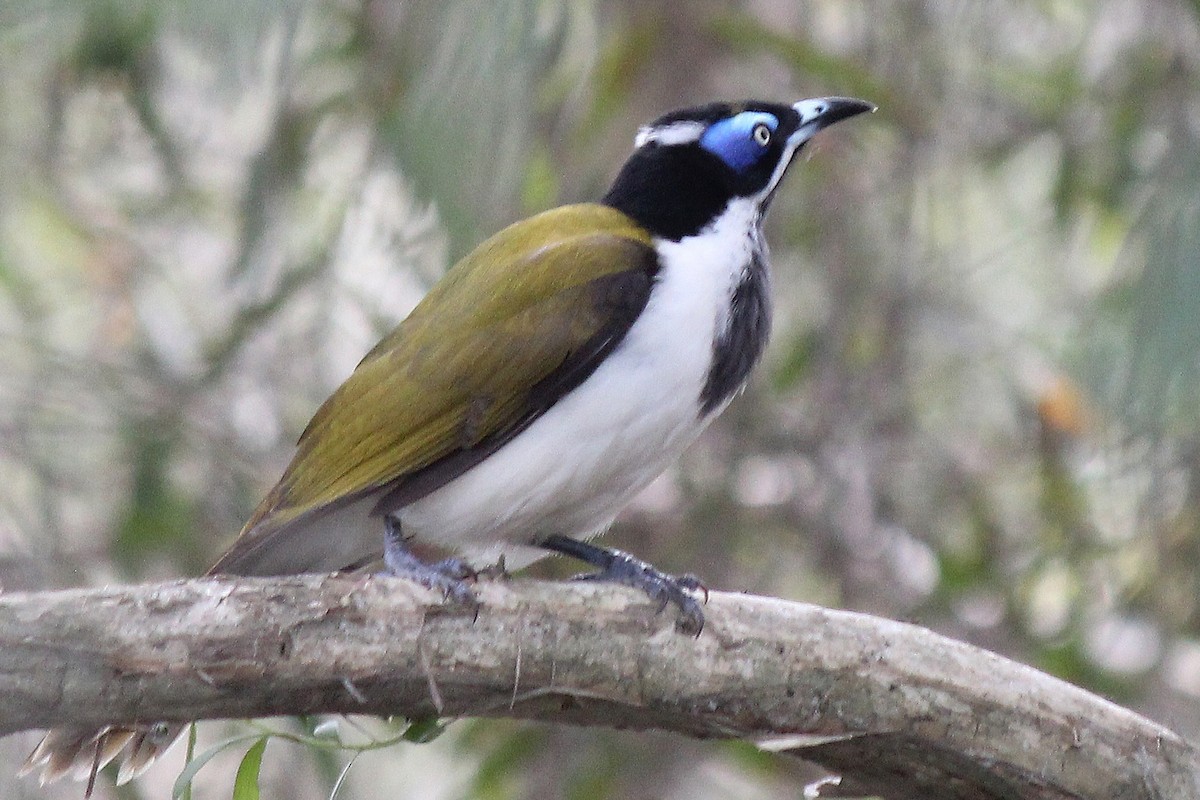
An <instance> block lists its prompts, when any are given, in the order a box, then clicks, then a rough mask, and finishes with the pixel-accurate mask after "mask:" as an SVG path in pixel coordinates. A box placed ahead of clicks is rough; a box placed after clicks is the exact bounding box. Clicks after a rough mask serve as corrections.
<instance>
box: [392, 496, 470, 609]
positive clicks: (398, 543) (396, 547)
mask: <svg viewBox="0 0 1200 800" xmlns="http://www.w3.org/2000/svg"><path fill="white" fill-rule="evenodd" d="M383 566H384V572H385V573H386V574H388V575H393V576H395V577H397V578H408V579H409V580H414V581H416V582H417V583H419V584H421V585H422V586H428V587H429V588H430V589H436V590H437V591H440V592H441V593H442V594H443V595H445V596H446V597H448V598H451V599H453V600H454V601H456V602H458V603H463V604H464V605H478V601H477V600H476V599H475V593H474V592H472V591H471V587H470V586H468V585H467V580H468V579H471V578H474V577H475V571H474V570H472V569H471V568H470V567H469V566H467V564H466V562H464V561H463V560H462V559H459V558H447V559H445V560H443V561H439V562H437V563H436V564H426V563H425V562H424V561H422V560H421V559H419V558H417V557H416V556H415V555H413V553H412V551H411V550H409V549H408V543H407V542H406V541H405V539H404V534H403V533H402V532H401V530H400V521H399V520H397V519H395V518H394V517H391V516H387V517H385V518H384V530H383Z"/></svg>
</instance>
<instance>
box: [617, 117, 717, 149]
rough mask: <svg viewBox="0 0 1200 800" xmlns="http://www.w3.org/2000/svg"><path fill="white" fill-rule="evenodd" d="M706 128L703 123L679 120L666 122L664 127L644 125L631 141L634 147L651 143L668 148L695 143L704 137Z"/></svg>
mask: <svg viewBox="0 0 1200 800" xmlns="http://www.w3.org/2000/svg"><path fill="white" fill-rule="evenodd" d="M707 127H708V126H707V125H705V124H704V123H703V122H694V121H690V120H681V121H679V122H668V123H667V124H666V125H658V126H656V127H652V126H649V125H646V126H644V127H642V128H640V129H639V130H638V133H637V138H635V139H634V140H633V146H634V147H643V146H645V145H647V144H650V143H651V142H655V143H657V144H661V145H664V146H666V147H670V146H671V145H676V144H687V143H688V142H697V141H699V140H700V137H701V136H703V135H704V131H705V129H706V128H707Z"/></svg>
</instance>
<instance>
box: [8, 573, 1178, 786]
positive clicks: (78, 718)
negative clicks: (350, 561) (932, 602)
mask: <svg viewBox="0 0 1200 800" xmlns="http://www.w3.org/2000/svg"><path fill="white" fill-rule="evenodd" d="M477 589H478V595H479V597H480V599H481V601H482V606H481V608H480V609H479V612H478V617H477V618H476V617H474V612H473V610H471V609H467V608H463V607H457V606H451V605H445V604H443V603H442V602H441V600H440V597H438V596H437V595H436V594H434V593H432V592H429V591H427V590H424V589H422V588H420V587H418V586H415V585H413V584H410V583H408V582H406V581H401V580H396V579H390V578H379V577H362V576H328V575H326V576H318V575H310V576H296V577H287V578H279V579H236V580H235V579H206V580H190V581H183V582H175V583H165V584H155V585H145V586H129V587H117V588H109V589H98V590H85V591H66V592H47V593H30V594H10V595H0V697H3V698H4V702H3V703H0V735H4V734H8V733H13V732H15V731H20V730H26V729H30V728H45V727H50V726H54V725H62V724H68V723H69V724H71V725H80V724H84V725H92V724H95V725H97V726H99V725H103V724H106V723H112V722H129V721H135V720H143V721H150V720H157V719H163V720H191V719H207V718H217V717H256V716H269V715H274V714H302V713H303V714H310V713H318V712H335V713H337V712H342V713H369V714H381V715H396V716H406V717H425V716H429V715H435V714H436V715H440V716H448V717H455V716H481V715H487V716H505V717H521V718H530V719H538V720H543V721H547V722H560V723H571V724H579V725H606V726H616V727H629V728H638V729H645V728H656V729H661V730H669V731H675V732H678V733H682V734H685V735H689V736H696V737H720V738H739V739H746V740H749V741H753V742H756V743H758V744H759V745H760V746H763V747H766V748H768V749H771V750H776V751H779V752H783V753H787V754H788V755H791V756H797V757H800V758H804V759H806V760H808V761H813V762H816V763H818V764H821V765H823V766H824V767H826V768H828V769H830V770H832V771H834V772H836V773H838V774H840V775H842V776H843V782H842V786H841V790H843V791H853V792H859V793H870V794H878V795H881V796H883V797H886V798H888V799H889V800H903V799H905V798H913V799H914V800H915V799H916V798H920V799H921V800H940V798H964V799H965V798H1029V799H1030V800H1043V799H1044V798H1055V799H1056V800H1058V799H1061V798H1087V799H1088V800H1093V799H1094V800H1126V798H1128V799H1129V800H1133V799H1134V798H1138V799H1140V798H1172V800H1184V799H1185V798H1197V797H1200V754H1198V753H1197V750H1196V749H1195V748H1193V747H1192V746H1190V745H1189V744H1188V743H1186V742H1184V741H1183V740H1182V739H1180V738H1179V737H1178V736H1177V735H1175V734H1174V733H1172V732H1171V731H1169V730H1167V729H1165V728H1163V727H1161V726H1159V725H1156V724H1154V723H1152V722H1150V721H1148V720H1145V719H1143V718H1141V717H1139V716H1137V715H1135V714H1133V713H1132V712H1129V711H1126V710H1124V709H1122V708H1119V707H1117V706H1115V705H1113V704H1111V703H1109V702H1107V701H1105V700H1102V699H1100V698H1098V697H1096V696H1094V695H1091V694H1089V693H1087V692H1085V691H1083V690H1081V689H1078V688H1076V687H1074V686H1071V685H1069V684H1066V683H1064V682H1062V681H1059V680H1057V679H1055V678H1051V677H1049V676H1047V675H1045V674H1042V673H1040V672H1037V671H1036V670H1033V669H1031V668H1029V667H1025V666H1022V665H1020V664H1017V663H1014V662H1012V661H1008V660H1006V659H1003V658H1000V657H999V656H996V655H993V654H991V653H988V652H986V651H983V650H980V649H978V648H975V647H971V646H969V645H966V644H963V643H961V642H956V641H953V640H950V639H946V638H944V637H942V636H938V635H936V634H934V633H931V632H930V631H927V630H924V629H922V628H918V627H915V626H912V625H905V624H902V623H898V622H892V621H890V620H884V619H878V618H875V617H869V616H866V615H862V614H854V613H849V612H842V611H831V610H828V609H824V608H818V607H815V606H810V605H801V604H798V603H789V602H784V601H782V600H774V599H769V598H761V597H752V596H746V595H735V594H724V593H713V595H712V597H711V599H710V602H709V603H708V605H707V607H706V614H707V620H708V621H707V625H706V627H705V629H704V632H703V634H702V635H701V636H700V637H699V638H697V639H693V638H691V637H688V636H683V635H680V634H678V633H676V632H675V630H674V627H673V621H674V618H673V615H672V614H671V613H670V610H668V611H665V612H663V613H657V609H656V608H655V606H654V605H653V604H652V603H650V602H649V601H648V600H647V599H646V598H645V597H644V596H643V595H642V594H640V593H638V592H635V591H632V590H628V589H625V588H622V587H617V586H609V585H600V584H562V583H546V582H538V581H525V580H521V581H516V582H511V583H509V582H505V581H490V582H483V583H481V584H480V585H479V586H478V587H477Z"/></svg>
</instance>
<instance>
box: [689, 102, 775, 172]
mask: <svg viewBox="0 0 1200 800" xmlns="http://www.w3.org/2000/svg"><path fill="white" fill-rule="evenodd" d="M759 125H766V126H767V128H768V129H769V130H770V131H771V133H772V134H774V132H775V129H776V128H778V127H779V120H777V119H775V115H774V114H768V113H766V112H765V111H743V112H742V113H740V114H738V115H736V116H733V117H730V118H729V119H723V120H721V121H720V122H714V123H713V124H712V125H710V126H709V128H708V130H706V131H705V132H704V135H702V136H701V137H700V146H701V147H703V148H704V149H705V150H707V151H708V152H710V153H712V154H713V155H715V156H717V157H718V158H720V159H721V160H722V161H724V162H725V163H726V164H728V165H729V166H730V167H731V168H732V169H734V170H736V171H737V172H744V171H746V170H747V169H749V168H750V167H752V166H754V165H755V164H756V163H757V162H758V159H760V158H761V157H762V154H763V153H765V152H767V148H768V147H769V146H770V143H769V142H768V143H767V144H766V145H764V144H761V143H760V142H758V141H757V140H756V139H755V138H754V129H755V128H756V127H757V126H759Z"/></svg>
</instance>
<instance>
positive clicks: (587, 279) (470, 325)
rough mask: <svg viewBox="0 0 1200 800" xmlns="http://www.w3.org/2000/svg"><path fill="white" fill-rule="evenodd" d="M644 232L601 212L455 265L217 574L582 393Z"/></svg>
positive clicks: (611, 333)
mask: <svg viewBox="0 0 1200 800" xmlns="http://www.w3.org/2000/svg"><path fill="white" fill-rule="evenodd" d="M657 266H658V261H657V257H656V256H655V252H654V248H653V246H652V244H651V242H650V239H649V236H648V234H647V233H646V232H645V231H644V230H643V229H642V228H640V227H639V226H637V225H636V224H635V223H634V222H632V221H631V220H630V219H629V218H628V217H626V216H625V215H623V214H621V213H620V212H617V211H615V210H613V209H610V208H608V207H605V206H600V205H592V204H586V205H576V206H566V207H563V208H559V209H555V210H553V211H548V212H545V213H543V214H539V215H537V216H535V217H532V218H530V219H528V220H525V221H523V222H519V223H517V224H515V225H512V226H510V227H508V228H506V229H504V230H503V231H501V232H499V233H497V234H496V235H495V236H493V237H492V238H491V239H489V240H487V241H486V242H484V243H483V244H482V245H480V246H479V247H478V248H477V249H476V250H474V251H473V252H472V253H470V254H469V255H467V256H466V257H465V258H464V259H463V260H462V261H460V262H459V263H458V264H456V265H455V266H454V267H453V268H452V269H451V270H450V271H449V272H447V274H446V276H445V277H444V278H443V279H442V280H441V281H439V283H438V284H437V285H436V286H435V287H434V288H433V289H432V290H431V291H430V292H429V294H428V295H427V296H426V297H425V299H424V300H422V301H421V303H420V304H418V306H417V307H416V308H415V309H414V310H413V312H412V314H410V315H409V317H408V318H407V319H405V320H404V322H402V323H401V324H400V326H399V327H398V328H396V330H394V331H393V332H392V333H391V334H389V335H388V336H387V337H386V338H384V339H383V340H382V341H381V342H380V343H379V344H378V345H376V347H375V348H374V349H372V350H371V352H370V353H368V354H367V356H366V357H365V358H364V359H363V360H362V362H361V363H360V364H359V366H358V368H357V369H356V370H355V371H354V373H353V374H352V375H351V376H350V377H349V378H348V379H347V380H346V382H345V383H343V384H342V385H341V386H340V387H339V388H338V389H337V391H335V392H334V393H333V395H332V396H330V398H329V399H328V400H326V401H325V403H324V404H323V405H322V406H321V408H320V409H319V410H318V411H317V413H316V415H315V416H314V417H313V419H312V421H311V422H310V423H309V425H308V427H307V429H306V430H305V431H304V433H303V435H302V436H301V437H300V441H299V444H298V448H297V451H296V455H295V457H294V458H293V460H292V462H291V464H290V465H289V466H288V468H287V470H286V471H285V473H284V475H283V478H282V479H281V480H280V481H279V483H278V484H277V485H276V486H275V488H274V489H272V490H271V492H270V493H269V494H268V495H267V497H266V498H265V499H264V500H263V502H262V504H261V505H260V506H259V508H258V509H257V510H256V511H255V513H254V515H253V516H252V517H251V519H250V521H249V522H248V523H247V524H246V527H245V528H244V529H243V532H242V535H241V537H239V539H238V540H237V541H236V542H235V543H234V545H233V547H232V548H231V549H230V551H229V552H228V553H227V554H226V555H225V556H224V557H222V559H221V560H220V562H218V565H217V567H215V568H214V569H217V570H223V571H235V572H236V571H237V566H238V564H239V562H240V561H243V560H249V559H250V557H251V553H252V552H254V551H257V550H259V549H260V548H262V547H264V546H270V540H271V539H273V538H275V535H276V533H277V532H279V531H282V530H284V529H285V528H294V527H296V526H298V525H302V524H303V523H304V521H305V520H306V519H307V518H309V517H311V516H315V515H319V514H322V513H325V512H327V511H329V510H331V509H334V508H338V507H341V506H342V505H344V504H346V503H348V502H351V501H353V500H355V499H359V498H362V497H365V496H371V497H377V498H378V500H377V502H376V508H375V510H376V512H378V513H386V512H387V511H391V510H394V509H395V508H398V507H400V506H402V505H404V504H406V503H408V502H412V501H413V500H414V499H416V498H418V497H420V496H422V495H423V494H426V493H428V492H431V491H433V490H434V489H436V488H438V487H439V486H441V485H443V484H444V483H446V482H448V481H449V480H452V479H453V478H454V477H456V476H457V475H460V474H462V472H464V471H465V470H466V469H469V468H470V467H471V466H473V465H474V464H476V463H478V461H479V460H481V459H482V458H483V457H486V455H487V454H488V453H491V452H493V451H494V450H495V449H496V448H497V447H499V446H501V445H503V444H504V442H506V441H508V440H509V439H511V438H512V436H514V435H516V434H517V433H519V432H520V431H521V430H523V429H524V428H525V427H526V426H527V425H529V424H530V423H531V422H532V421H533V420H535V419H536V418H537V417H538V416H539V415H540V414H541V413H543V412H544V411H545V410H546V409H547V408H549V407H550V406H551V405H553V404H554V402H556V401H557V400H558V399H559V398H560V397H562V396H563V395H564V394H565V393H567V392H569V391H570V390H571V389H572V388H574V387H575V386H577V385H578V384H579V383H580V382H581V381H582V380H584V379H585V378H586V377H587V376H588V375H589V374H591V372H592V370H594V369H595V367H596V366H597V365H598V364H599V363H600V362H601V361H602V360H603V358H604V356H605V355H606V354H607V353H608V352H609V351H610V350H611V349H612V348H613V347H615V346H616V344H618V343H619V342H620V340H621V338H622V337H623V336H624V335H625V333H626V332H627V331H628V329H629V326H630V325H632V324H633V321H634V320H635V319H636V318H637V316H638V314H639V313H640V312H641V310H642V308H644V306H645V304H646V301H647V299H648V297H649V294H650V288H651V285H652V283H653V280H654V274H655V272H656V270H657Z"/></svg>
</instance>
